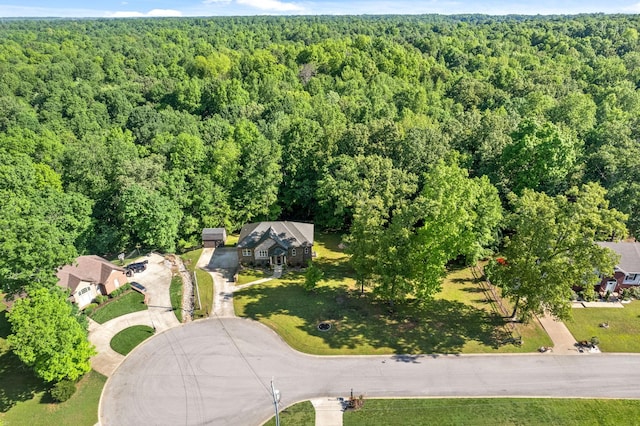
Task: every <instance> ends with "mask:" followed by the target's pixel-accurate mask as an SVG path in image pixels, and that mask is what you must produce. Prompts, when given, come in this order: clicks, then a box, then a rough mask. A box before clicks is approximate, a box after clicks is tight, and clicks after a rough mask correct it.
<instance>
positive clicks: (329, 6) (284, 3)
mask: <svg viewBox="0 0 640 426" xmlns="http://www.w3.org/2000/svg"><path fill="white" fill-rule="evenodd" d="M599 12H602V13H640V0H627V1H625V0H610V1H603V0H583V1H576V0H565V1H563V0H529V1H527V0H514V1H510V0H395V1H393V0H371V1H367V0H342V1H341V0H97V1H87V0H0V17H69V18H70V17H101V18H109V17H111V18H126V17H163V16H234V15H243V16H244V15H363V14H367V15H380V14H423V13H437V14H444V15H451V14H460V13H481V14H488V15H507V14H525V15H538V14H540V15H551V14H578V13H599Z"/></svg>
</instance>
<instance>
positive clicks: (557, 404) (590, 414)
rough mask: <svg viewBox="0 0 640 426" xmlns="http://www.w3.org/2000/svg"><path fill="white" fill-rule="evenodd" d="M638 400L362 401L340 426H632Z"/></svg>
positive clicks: (639, 412) (637, 415)
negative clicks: (360, 405)
mask: <svg viewBox="0 0 640 426" xmlns="http://www.w3.org/2000/svg"><path fill="white" fill-rule="evenodd" d="M639 418H640V401H638V400H612V399H529V398H522V399H521V398H517V399H505V398H495V399H494V398H489V399H466V398H465V399H387V400H383V399H377V400H376V399H369V400H367V399H365V403H364V407H363V408H362V409H361V410H359V411H347V412H345V413H344V416H343V420H344V425H345V426H360V425H362V426H365V425H366V426H371V425H385V426H387V425H398V426H400V425H415V426H417V425H433V424H440V425H579V424H581V425H631V424H638V419H639Z"/></svg>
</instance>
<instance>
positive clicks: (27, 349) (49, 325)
mask: <svg viewBox="0 0 640 426" xmlns="http://www.w3.org/2000/svg"><path fill="white" fill-rule="evenodd" d="M9 323H10V324H11V333H12V334H11V335H9V337H8V338H7V340H8V342H9V345H10V346H11V349H12V351H13V352H14V353H15V354H16V355H17V356H18V358H20V360H21V361H22V362H24V363H25V364H26V365H27V366H29V367H31V368H33V370H34V371H35V373H36V374H37V375H38V376H39V377H41V378H42V379H43V380H45V381H47V382H59V381H61V380H64V379H70V380H77V379H78V378H80V377H81V376H82V375H83V374H85V373H87V372H88V371H89V370H91V365H90V363H89V358H90V357H92V356H93V355H95V354H96V352H95V349H94V347H93V346H92V345H91V344H90V343H89V341H88V340H87V329H86V322H83V321H82V320H81V319H80V318H79V316H78V314H77V313H74V309H73V307H72V306H71V304H70V303H69V302H68V301H66V300H65V295H64V294H63V292H62V291H61V290H60V289H58V288H53V289H46V288H37V289H34V290H31V291H29V295H28V297H25V298H23V299H18V300H16V302H15V303H14V304H13V307H12V309H11V312H10V313H9Z"/></svg>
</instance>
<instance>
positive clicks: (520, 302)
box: [486, 183, 626, 320]
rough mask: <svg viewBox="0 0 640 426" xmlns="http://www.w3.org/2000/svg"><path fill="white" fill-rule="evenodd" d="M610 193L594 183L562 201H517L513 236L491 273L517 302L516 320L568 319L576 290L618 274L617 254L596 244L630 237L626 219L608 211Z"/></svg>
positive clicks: (536, 197) (530, 197)
mask: <svg viewBox="0 0 640 426" xmlns="http://www.w3.org/2000/svg"><path fill="white" fill-rule="evenodd" d="M605 193H606V191H605V190H604V189H603V188H602V187H601V186H599V185H597V184H593V183H592V184H586V185H584V186H582V187H581V188H580V189H578V188H576V187H574V188H572V189H571V190H569V191H568V192H567V194H566V195H558V196H556V197H550V196H548V195H546V194H543V193H539V192H535V191H532V190H528V189H527V190H525V191H524V192H523V194H522V196H520V197H517V198H514V199H512V206H513V213H512V214H511V215H510V216H509V224H508V228H509V229H511V230H512V232H513V235H511V236H509V237H507V238H505V243H504V249H503V251H502V256H503V258H500V259H499V260H494V261H492V262H490V264H489V265H488V266H487V267H486V273H487V276H488V278H489V279H490V280H491V281H492V282H493V283H494V284H495V285H497V286H498V287H500V288H501V290H502V294H503V296H504V297H507V298H509V299H511V300H512V301H513V304H514V311H513V315H512V316H513V317H514V318H515V317H516V316H518V317H519V318H521V319H523V320H528V319H529V318H530V317H531V316H532V315H533V314H539V313H543V312H544V311H548V312H550V313H551V314H552V315H553V316H555V317H557V318H561V319H566V318H568V317H569V316H570V314H571V309H570V307H571V305H570V296H571V290H572V286H576V285H577V286H583V287H587V286H592V285H595V284H596V282H597V281H598V279H599V278H598V276H597V275H596V274H595V273H594V271H600V272H601V273H603V274H605V275H607V274H611V273H612V272H613V267H614V265H615V263H616V257H615V255H614V253H613V252H611V251H610V250H608V249H604V248H601V247H599V246H598V245H597V244H596V241H602V240H611V239H616V238H621V237H624V236H625V235H626V230H625V227H624V220H625V219H626V216H625V215H624V214H622V213H620V212H618V211H616V210H613V209H609V208H608V202H607V201H606V200H605Z"/></svg>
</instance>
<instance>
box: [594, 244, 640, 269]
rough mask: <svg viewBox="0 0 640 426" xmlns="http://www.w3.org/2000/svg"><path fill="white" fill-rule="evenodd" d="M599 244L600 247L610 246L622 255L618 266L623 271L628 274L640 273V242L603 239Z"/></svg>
mask: <svg viewBox="0 0 640 426" xmlns="http://www.w3.org/2000/svg"><path fill="white" fill-rule="evenodd" d="M598 245H599V246H600V247H608V248H610V249H611V250H613V251H614V252H616V253H617V254H619V255H620V262H618V264H617V265H616V267H617V268H618V269H620V270H621V271H622V272H624V273H626V274H640V243H638V242H620V243H612V242H608V241H602V242H598Z"/></svg>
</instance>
